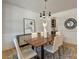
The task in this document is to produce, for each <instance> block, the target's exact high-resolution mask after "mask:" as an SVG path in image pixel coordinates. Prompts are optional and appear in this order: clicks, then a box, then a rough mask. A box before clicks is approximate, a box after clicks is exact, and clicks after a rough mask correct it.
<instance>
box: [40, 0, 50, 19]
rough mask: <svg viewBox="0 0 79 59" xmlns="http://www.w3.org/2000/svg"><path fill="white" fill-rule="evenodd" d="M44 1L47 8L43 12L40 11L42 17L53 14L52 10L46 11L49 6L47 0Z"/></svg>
mask: <svg viewBox="0 0 79 59" xmlns="http://www.w3.org/2000/svg"><path fill="white" fill-rule="evenodd" d="M44 1H45V10H44V11H43V12H42V13H40V17H42V18H46V16H51V12H50V11H49V12H48V13H47V12H46V10H47V8H46V2H47V0H44Z"/></svg>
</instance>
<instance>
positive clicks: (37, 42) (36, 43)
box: [26, 35, 54, 59]
mask: <svg viewBox="0 0 79 59" xmlns="http://www.w3.org/2000/svg"><path fill="white" fill-rule="evenodd" d="M53 40H54V36H53V35H49V36H48V37H47V38H44V37H42V36H38V37H35V38H30V39H28V40H27V41H26V42H27V43H28V44H30V45H32V47H36V48H37V47H41V59H44V45H46V44H47V43H49V44H50V43H51V42H53Z"/></svg>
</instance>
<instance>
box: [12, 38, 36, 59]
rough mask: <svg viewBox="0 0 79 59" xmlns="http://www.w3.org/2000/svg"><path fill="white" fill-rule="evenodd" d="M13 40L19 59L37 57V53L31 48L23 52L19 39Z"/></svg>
mask: <svg viewBox="0 0 79 59" xmlns="http://www.w3.org/2000/svg"><path fill="white" fill-rule="evenodd" d="M13 40H14V45H15V47H16V51H17V56H18V59H31V58H33V57H35V56H36V55H37V53H36V52H35V51H33V50H32V49H31V48H26V49H25V50H22V51H21V49H20V47H19V45H18V41H17V39H16V38H14V39H13Z"/></svg>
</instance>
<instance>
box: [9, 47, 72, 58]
mask: <svg viewBox="0 0 79 59" xmlns="http://www.w3.org/2000/svg"><path fill="white" fill-rule="evenodd" d="M37 53H38V57H39V58H40V59H41V48H40V47H39V48H37ZM71 56H72V49H71V48H66V51H65V53H64V54H63V52H62V51H61V50H60V59H71ZM8 59H18V58H17V54H12V55H10V56H8ZM32 59H35V58H32ZM44 59H53V54H52V53H49V52H47V51H45V52H44ZM54 59H59V55H58V52H56V53H55V58H54Z"/></svg>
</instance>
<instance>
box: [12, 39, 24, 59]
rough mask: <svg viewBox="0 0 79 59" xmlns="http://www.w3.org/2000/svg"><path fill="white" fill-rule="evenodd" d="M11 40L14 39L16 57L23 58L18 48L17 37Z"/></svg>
mask: <svg viewBox="0 0 79 59" xmlns="http://www.w3.org/2000/svg"><path fill="white" fill-rule="evenodd" d="M13 40H14V45H15V47H16V51H17V55H18V59H24V58H23V55H22V52H21V50H20V47H19V45H18V41H17V39H16V38H14V39H13Z"/></svg>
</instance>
